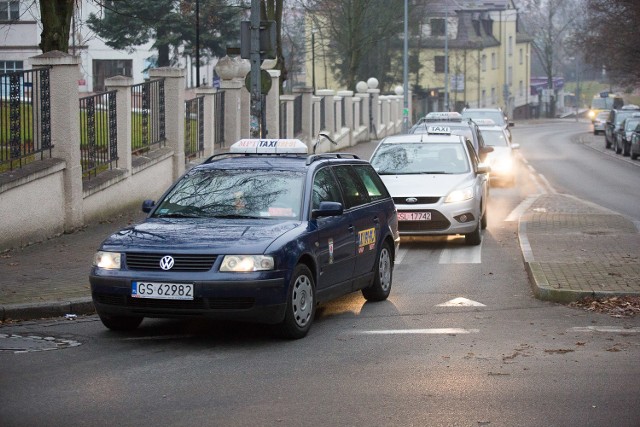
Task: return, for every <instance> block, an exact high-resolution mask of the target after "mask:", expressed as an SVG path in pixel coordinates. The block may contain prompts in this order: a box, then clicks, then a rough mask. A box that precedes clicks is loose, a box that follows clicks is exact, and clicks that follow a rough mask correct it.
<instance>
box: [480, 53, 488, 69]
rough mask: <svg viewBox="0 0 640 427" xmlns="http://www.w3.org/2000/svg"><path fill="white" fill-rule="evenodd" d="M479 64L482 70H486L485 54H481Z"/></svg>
mask: <svg viewBox="0 0 640 427" xmlns="http://www.w3.org/2000/svg"><path fill="white" fill-rule="evenodd" d="M480 66H481V67H482V71H487V55H482V59H480Z"/></svg>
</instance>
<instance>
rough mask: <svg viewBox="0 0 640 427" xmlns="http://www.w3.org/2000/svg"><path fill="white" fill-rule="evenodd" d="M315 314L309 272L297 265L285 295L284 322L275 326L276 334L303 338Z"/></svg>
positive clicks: (313, 293)
mask: <svg viewBox="0 0 640 427" xmlns="http://www.w3.org/2000/svg"><path fill="white" fill-rule="evenodd" d="M315 312H316V304H315V284H314V283H313V275H312V274H311V270H309V268H308V267H307V266H306V265H304V264H298V265H297V266H296V268H295V269H294V270H293V275H292V276H291V284H290V285H289V292H288V295H287V308H286V312H285V315H284V320H283V321H282V323H280V324H279V325H278V326H277V332H278V334H279V335H280V336H281V337H283V338H288V339H300V338H304V337H305V336H306V335H307V333H308V332H309V329H311V324H312V323H313V317H314V316H315Z"/></svg>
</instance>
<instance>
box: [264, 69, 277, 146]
mask: <svg viewBox="0 0 640 427" xmlns="http://www.w3.org/2000/svg"><path fill="white" fill-rule="evenodd" d="M267 72H268V73H269V75H270V76H271V89H270V90H269V93H268V94H267V105H266V108H267V132H268V133H267V138H273V139H277V138H280V70H267Z"/></svg>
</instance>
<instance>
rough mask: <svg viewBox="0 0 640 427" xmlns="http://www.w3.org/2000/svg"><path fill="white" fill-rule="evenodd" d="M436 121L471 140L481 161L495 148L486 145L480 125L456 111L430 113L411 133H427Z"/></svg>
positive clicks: (453, 132) (414, 126) (410, 130)
mask: <svg viewBox="0 0 640 427" xmlns="http://www.w3.org/2000/svg"><path fill="white" fill-rule="evenodd" d="M436 122H437V123H438V124H441V125H444V126H447V127H448V128H449V129H450V130H451V133H452V134H455V135H462V136H464V137H465V138H467V139H468V140H470V141H471V143H472V144H473V148H475V150H476V153H478V155H479V156H480V160H481V161H484V159H485V157H486V156H487V154H488V153H489V152H491V151H492V150H493V149H492V148H490V147H487V146H486V145H485V143H484V140H483V139H482V134H481V133H480V129H479V128H478V125H477V124H476V123H475V122H473V121H472V120H467V119H463V118H462V115H461V114H460V113H458V112H456V111H452V112H447V111H434V112H431V113H428V114H427V115H426V116H424V117H423V118H422V119H420V120H419V121H418V122H417V123H416V124H415V125H413V126H412V127H411V129H409V133H410V134H418V133H427V129H428V128H429V127H430V126H433V125H434V123H436Z"/></svg>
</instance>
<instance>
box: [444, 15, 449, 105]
mask: <svg viewBox="0 0 640 427" xmlns="http://www.w3.org/2000/svg"><path fill="white" fill-rule="evenodd" d="M444 111H449V6H448V5H446V6H445V10H444Z"/></svg>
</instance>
